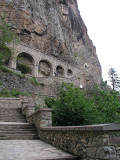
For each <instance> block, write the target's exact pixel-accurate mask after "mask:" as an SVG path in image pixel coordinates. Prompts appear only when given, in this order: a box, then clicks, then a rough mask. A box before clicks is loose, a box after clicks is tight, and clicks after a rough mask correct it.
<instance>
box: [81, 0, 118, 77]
mask: <svg viewBox="0 0 120 160" xmlns="http://www.w3.org/2000/svg"><path fill="white" fill-rule="evenodd" d="M78 5H79V9H80V14H81V16H82V18H83V21H84V22H85V24H86V26H87V29H88V34H89V37H90V39H91V40H92V41H93V44H94V45H95V46H96V50H97V55H98V58H99V60H100V63H101V66H102V73H103V79H104V80H108V69H109V67H110V66H112V67H113V68H115V70H116V71H117V73H118V75H119V76H120V40H119V39H120V0H78Z"/></svg>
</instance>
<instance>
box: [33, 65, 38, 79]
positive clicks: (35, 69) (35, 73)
mask: <svg viewBox="0 0 120 160" xmlns="http://www.w3.org/2000/svg"><path fill="white" fill-rule="evenodd" d="M38 65H39V64H38V63H37V62H35V67H34V73H33V75H34V76H35V77H38Z"/></svg>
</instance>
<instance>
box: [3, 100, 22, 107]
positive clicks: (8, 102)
mask: <svg viewBox="0 0 120 160" xmlns="http://www.w3.org/2000/svg"><path fill="white" fill-rule="evenodd" d="M20 107H21V103H20V99H19V98H0V108H20Z"/></svg>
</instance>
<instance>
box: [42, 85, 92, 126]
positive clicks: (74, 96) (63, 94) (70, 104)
mask: <svg viewBox="0 0 120 160" xmlns="http://www.w3.org/2000/svg"><path fill="white" fill-rule="evenodd" d="M45 103H46V105H47V106H48V107H49V108H52V109H53V125H58V126H64V125H65V126H66V125H68V126H71V125H83V124H89V119H91V118H90V117H91V114H89V113H90V110H91V106H94V104H93V102H91V101H90V100H89V98H87V97H86V95H85V92H84V91H82V90H80V88H74V87H73V85H67V84H64V85H63V86H62V88H61V91H60V95H59V96H58V97H56V98H46V99H45ZM88 117H89V118H88Z"/></svg>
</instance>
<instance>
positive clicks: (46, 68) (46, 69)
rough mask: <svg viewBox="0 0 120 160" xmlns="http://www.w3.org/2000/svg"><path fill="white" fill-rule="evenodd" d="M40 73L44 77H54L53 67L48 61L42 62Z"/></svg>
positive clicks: (39, 68) (39, 67)
mask: <svg viewBox="0 0 120 160" xmlns="http://www.w3.org/2000/svg"><path fill="white" fill-rule="evenodd" d="M38 71H39V73H40V75H42V76H51V75H52V66H51V64H50V62H48V61H47V60H41V61H40V63H39V66H38Z"/></svg>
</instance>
